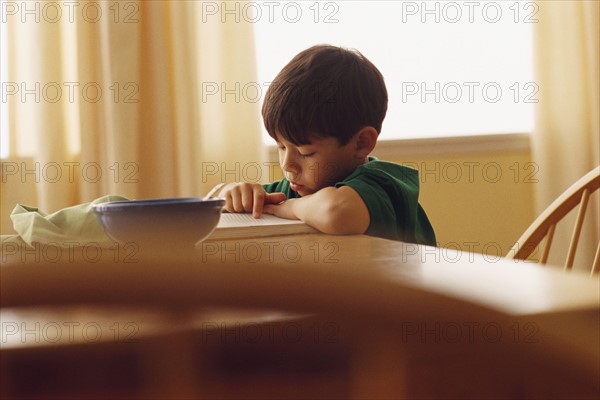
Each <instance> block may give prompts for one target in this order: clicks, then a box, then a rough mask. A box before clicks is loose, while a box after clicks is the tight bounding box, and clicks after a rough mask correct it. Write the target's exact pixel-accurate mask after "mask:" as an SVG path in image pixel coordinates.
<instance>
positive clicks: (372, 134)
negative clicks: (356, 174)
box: [354, 126, 379, 158]
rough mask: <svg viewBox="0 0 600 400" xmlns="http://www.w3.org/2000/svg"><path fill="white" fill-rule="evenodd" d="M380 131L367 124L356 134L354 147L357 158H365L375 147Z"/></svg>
mask: <svg viewBox="0 0 600 400" xmlns="http://www.w3.org/2000/svg"><path fill="white" fill-rule="evenodd" d="M378 136H379V133H377V130H376V129H375V128H373V127H372V126H365V127H364V128H362V129H361V130H360V131H358V133H357V134H356V136H355V140H354V149H355V155H356V158H365V157H367V156H368V155H369V154H371V152H372V151H373V149H374V148H375V145H376V144H377V137H378Z"/></svg>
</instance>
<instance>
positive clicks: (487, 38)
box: [242, 1, 538, 143]
mask: <svg viewBox="0 0 600 400" xmlns="http://www.w3.org/2000/svg"><path fill="white" fill-rule="evenodd" d="M269 4H270V5H269ZM252 8H253V10H250V7H248V10H247V11H248V12H247V16H248V15H249V16H250V17H248V19H252V18H253V20H252V21H253V22H254V26H255V32H256V47H257V63H258V77H259V84H260V85H262V86H263V87H264V88H265V90H266V87H267V86H268V82H270V81H271V80H272V79H273V78H274V77H275V75H276V74H277V73H278V72H279V70H280V69H281V68H282V67H283V66H284V65H285V64H286V63H287V62H288V61H289V60H291V58H292V57H293V56H294V55H295V54H297V53H298V52H300V51H301V50H303V49H305V48H307V47H310V46H312V45H314V44H317V43H329V44H334V45H340V46H344V47H351V48H356V49H357V50H359V51H360V52H361V53H363V54H364V55H365V56H366V57H367V58H369V59H370V60H371V61H372V62H373V63H374V64H375V65H376V66H377V67H378V68H379V70H380V71H381V73H382V74H383V76H384V78H385V80H386V85H387V88H388V95H389V105H388V113H387V116H386V119H385V121H384V124H383V128H382V134H381V137H380V138H381V139H399V138H424V137H444V136H457V135H461V136H462V135H471V134H495V133H526V132H530V131H532V130H533V104H534V103H535V102H537V98H536V96H537V91H538V86H537V85H536V84H535V82H534V81H533V54H532V53H533V50H532V25H533V24H534V23H535V22H536V19H535V17H536V13H537V5H536V4H535V3H534V2H523V1H519V2H517V1H514V2H505V1H496V2H494V1H465V2H462V1H456V2H455V1H321V2H316V1H307V2H304V1H296V2H293V1H286V2H268V1H266V2H255V3H254V4H253V6H252ZM243 15H244V14H243V13H242V16H243ZM264 138H265V142H268V143H270V141H271V139H270V138H269V137H268V135H267V134H266V132H264Z"/></svg>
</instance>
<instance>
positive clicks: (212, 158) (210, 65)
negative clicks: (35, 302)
mask: <svg viewBox="0 0 600 400" xmlns="http://www.w3.org/2000/svg"><path fill="white" fill-rule="evenodd" d="M35 3H37V7H39V9H38V20H37V21H36V18H35V17H36V16H35V7H34V6H33V5H32V6H29V10H30V11H31V10H33V11H31V12H30V14H27V13H25V14H24V13H23V11H24V9H23V8H20V9H19V7H25V6H24V5H22V4H24V3H17V2H14V4H15V5H16V7H17V9H14V8H13V9H10V10H9V11H10V12H9V13H7V15H6V19H7V22H6V23H7V31H8V36H7V39H8V46H7V47H8V48H7V50H8V51H7V53H8V60H9V65H8V81H9V82H8V85H7V86H6V89H7V90H6V91H4V90H3V91H4V92H5V93H4V95H5V97H6V101H7V104H8V110H9V119H10V121H9V141H10V151H9V157H8V158H7V159H5V160H3V167H2V173H3V174H2V233H10V220H9V218H8V214H10V211H11V209H12V207H14V205H15V204H16V203H27V204H30V205H37V206H39V207H40V208H42V209H44V210H46V211H55V210H57V209H59V208H63V207H66V206H69V205H73V204H77V203H81V202H86V201H90V200H92V199H94V198H96V197H99V196H102V195H105V194H120V195H123V196H126V197H129V198H156V197H172V196H198V195H203V194H204V193H205V192H206V191H207V190H208V189H209V188H210V187H211V186H213V185H214V184H215V183H217V182H220V181H221V180H227V181H233V180H241V179H243V178H245V177H244V176H242V175H243V172H244V170H245V169H244V167H245V166H247V165H252V166H254V167H255V166H263V165H264V163H263V154H262V153H263V149H262V147H263V146H262V144H261V137H260V110H259V108H258V102H257V101H256V100H257V99H255V98H254V97H253V96H247V95H246V96H244V92H243V88H244V87H245V86H248V84H250V85H251V84H252V82H255V81H256V70H255V55H254V42H253V32H252V26H251V24H249V23H245V22H244V20H243V19H242V20H239V19H238V21H236V19H235V18H234V16H231V15H225V16H226V17H227V18H226V19H225V22H223V21H222V19H221V18H220V15H219V14H218V13H216V12H215V10H212V9H211V13H210V14H208V13H207V12H206V8H205V4H203V3H204V2H199V1H198V2H197V1H136V2H133V1H131V2H130V1H128V2H90V3H89V4H88V3H79V2H71V3H70V4H71V5H70V6H68V5H67V4H66V3H69V2H54V3H53V4H54V6H52V7H54V8H51V7H47V8H45V7H46V5H45V4H43V3H42V2H35ZM75 3H76V4H75ZM20 4H21V5H20ZM73 4H75V5H73ZM212 4H218V3H212ZM56 10H58V11H59V12H60V14H59V13H57V12H56ZM217 11H218V10H217ZM215 14H216V15H215ZM23 17H24V19H25V21H24V22H23ZM3 101H4V100H3ZM255 175H256V174H253V176H255Z"/></svg>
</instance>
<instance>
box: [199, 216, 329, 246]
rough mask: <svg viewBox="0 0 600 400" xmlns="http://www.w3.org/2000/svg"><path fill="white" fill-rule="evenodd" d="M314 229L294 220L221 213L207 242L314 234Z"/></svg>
mask: <svg viewBox="0 0 600 400" xmlns="http://www.w3.org/2000/svg"><path fill="white" fill-rule="evenodd" d="M316 232H318V231H317V230H316V229H315V228H313V227H311V226H309V225H306V224H305V223H304V222H302V221H300V220H295V219H284V218H279V217H276V216H274V215H271V214H263V215H261V217H260V218H254V217H253V216H252V214H249V213H222V214H221V219H220V220H219V224H218V225H217V227H216V229H215V230H214V232H213V233H212V234H211V235H210V236H209V237H208V238H207V240H222V239H234V238H240V239H243V238H254V237H266V236H283V235H295V234H301V233H316Z"/></svg>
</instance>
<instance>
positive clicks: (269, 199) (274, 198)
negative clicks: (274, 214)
mask: <svg viewBox="0 0 600 400" xmlns="http://www.w3.org/2000/svg"><path fill="white" fill-rule="evenodd" d="M284 200H285V194H284V193H280V192H278V193H267V195H266V196H265V204H279V203H281V202H282V201H284Z"/></svg>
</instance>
